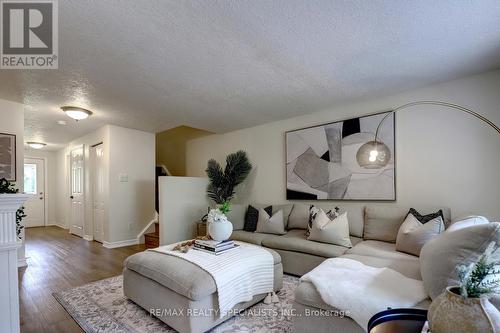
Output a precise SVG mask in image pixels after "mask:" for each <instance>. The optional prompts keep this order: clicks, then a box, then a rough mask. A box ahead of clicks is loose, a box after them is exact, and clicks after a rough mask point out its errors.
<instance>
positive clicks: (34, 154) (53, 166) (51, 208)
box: [24, 149, 59, 225]
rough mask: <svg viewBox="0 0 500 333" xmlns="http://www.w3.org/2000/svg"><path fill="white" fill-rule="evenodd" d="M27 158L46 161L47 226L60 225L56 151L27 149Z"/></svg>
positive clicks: (25, 151)
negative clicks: (57, 207)
mask: <svg viewBox="0 0 500 333" xmlns="http://www.w3.org/2000/svg"><path fill="white" fill-rule="evenodd" d="M24 157H25V158H39V159H43V160H44V161H45V184H46V188H45V200H46V206H47V208H48V211H47V214H46V216H47V220H46V221H45V224H46V225H59V223H58V221H57V217H56V200H57V197H56V192H57V189H56V179H57V158H56V157H57V156H56V152H54V151H47V150H35V149H25V150H24Z"/></svg>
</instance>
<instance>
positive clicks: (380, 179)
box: [285, 112, 396, 201]
mask: <svg viewBox="0 0 500 333" xmlns="http://www.w3.org/2000/svg"><path fill="white" fill-rule="evenodd" d="M387 113H388V112H383V113H378V114H373V115H369V116H364V117H359V118H353V119H347V120H343V121H337V122H332V123H328V124H324V125H319V126H314V127H308V128H303V129H298V130H294V131H289V132H286V134H285V136H286V177H287V187H286V190H287V192H286V196H287V200H381V201H382V200H383V201H392V200H396V187H395V156H396V155H395V151H394V147H395V118H394V113H393V114H390V115H389V116H388V117H387V118H386V119H385V120H384V121H383V122H382V124H381V126H380V130H379V134H378V140H379V141H382V142H383V143H385V144H386V145H387V147H388V148H389V149H390V152H391V159H390V161H389V163H388V164H387V165H386V166H385V167H383V168H381V169H366V168H363V167H361V166H359V165H358V163H357V160H356V153H357V151H358V149H359V147H361V146H362V145H363V144H364V143H366V142H367V141H371V140H374V137H375V131H376V129H377V126H378V125H379V124H380V122H381V121H382V119H383V118H384V116H386V115H387Z"/></svg>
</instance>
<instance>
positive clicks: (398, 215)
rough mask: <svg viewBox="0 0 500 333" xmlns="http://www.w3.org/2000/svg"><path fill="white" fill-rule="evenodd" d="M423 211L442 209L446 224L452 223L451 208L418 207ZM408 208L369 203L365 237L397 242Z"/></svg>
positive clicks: (365, 216) (365, 222) (364, 231)
mask: <svg viewBox="0 0 500 333" xmlns="http://www.w3.org/2000/svg"><path fill="white" fill-rule="evenodd" d="M417 210H418V211H419V212H422V213H424V214H425V213H427V212H435V211H437V210H442V213H443V217H444V225H445V226H448V225H449V223H450V210H449V209H448V208H435V207H432V208H429V207H426V208H422V207H417ZM407 214H408V208H407V207H403V206H397V205H389V204H384V205H368V206H366V207H365V215H364V229H363V238H364V239H366V240H368V239H371V240H379V241H384V242H393V243H394V242H395V241H396V237H397V234H398V230H399V227H400V226H401V224H402V223H403V220H404V219H405V217H406V215H407Z"/></svg>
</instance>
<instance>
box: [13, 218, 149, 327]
mask: <svg viewBox="0 0 500 333" xmlns="http://www.w3.org/2000/svg"><path fill="white" fill-rule="evenodd" d="M144 249H145V246H144V245H134V246H127V247H122V248H117V249H106V248H104V247H103V246H102V245H101V244H99V243H97V242H88V241H85V240H83V239H81V238H79V237H76V236H73V235H70V234H69V233H68V230H64V229H61V228H58V227H40V228H28V229H27V230H26V256H27V257H28V267H26V268H20V269H19V298H20V301H19V305H20V316H21V332H25V333H27V332H36V333H39V332H51V333H52V332H64V333H68V332H83V331H82V330H81V329H80V327H79V326H78V324H77V323H76V322H75V321H74V320H73V319H72V318H71V316H70V315H68V313H67V312H66V311H65V310H64V308H63V307H62V306H61V305H60V304H59V303H58V302H57V301H56V300H55V298H54V297H53V296H52V293H53V292H57V291H61V290H65V289H69V288H73V287H77V286H80V285H83V284H86V283H90V282H93V281H97V280H101V279H104V278H108V277H112V276H116V275H119V274H121V272H122V264H123V261H124V260H125V258H127V257H128V256H130V255H132V254H134V253H136V252H140V251H144Z"/></svg>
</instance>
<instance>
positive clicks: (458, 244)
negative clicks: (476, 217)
mask: <svg viewBox="0 0 500 333" xmlns="http://www.w3.org/2000/svg"><path fill="white" fill-rule="evenodd" d="M493 241H495V242H497V244H498V243H500V223H498V222H492V223H488V224H480V225H475V226H472V227H468V228H463V229H459V230H454V231H446V232H443V233H442V234H441V235H439V236H437V237H435V238H434V239H432V240H431V241H429V242H428V243H427V244H425V245H424V247H423V248H422V252H421V253H420V268H421V271H422V280H423V281H424V287H425V290H426V291H427V292H428V293H429V296H430V297H431V298H432V299H434V298H435V297H437V296H438V295H439V294H441V293H442V292H443V291H444V290H445V288H446V287H447V286H452V285H458V277H457V270H456V267H457V266H458V265H469V264H470V263H472V262H475V261H476V260H477V259H478V258H479V257H480V256H481V255H482V254H483V252H484V250H485V249H486V247H487V246H488V245H489V244H490V243H491V242H493Z"/></svg>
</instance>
